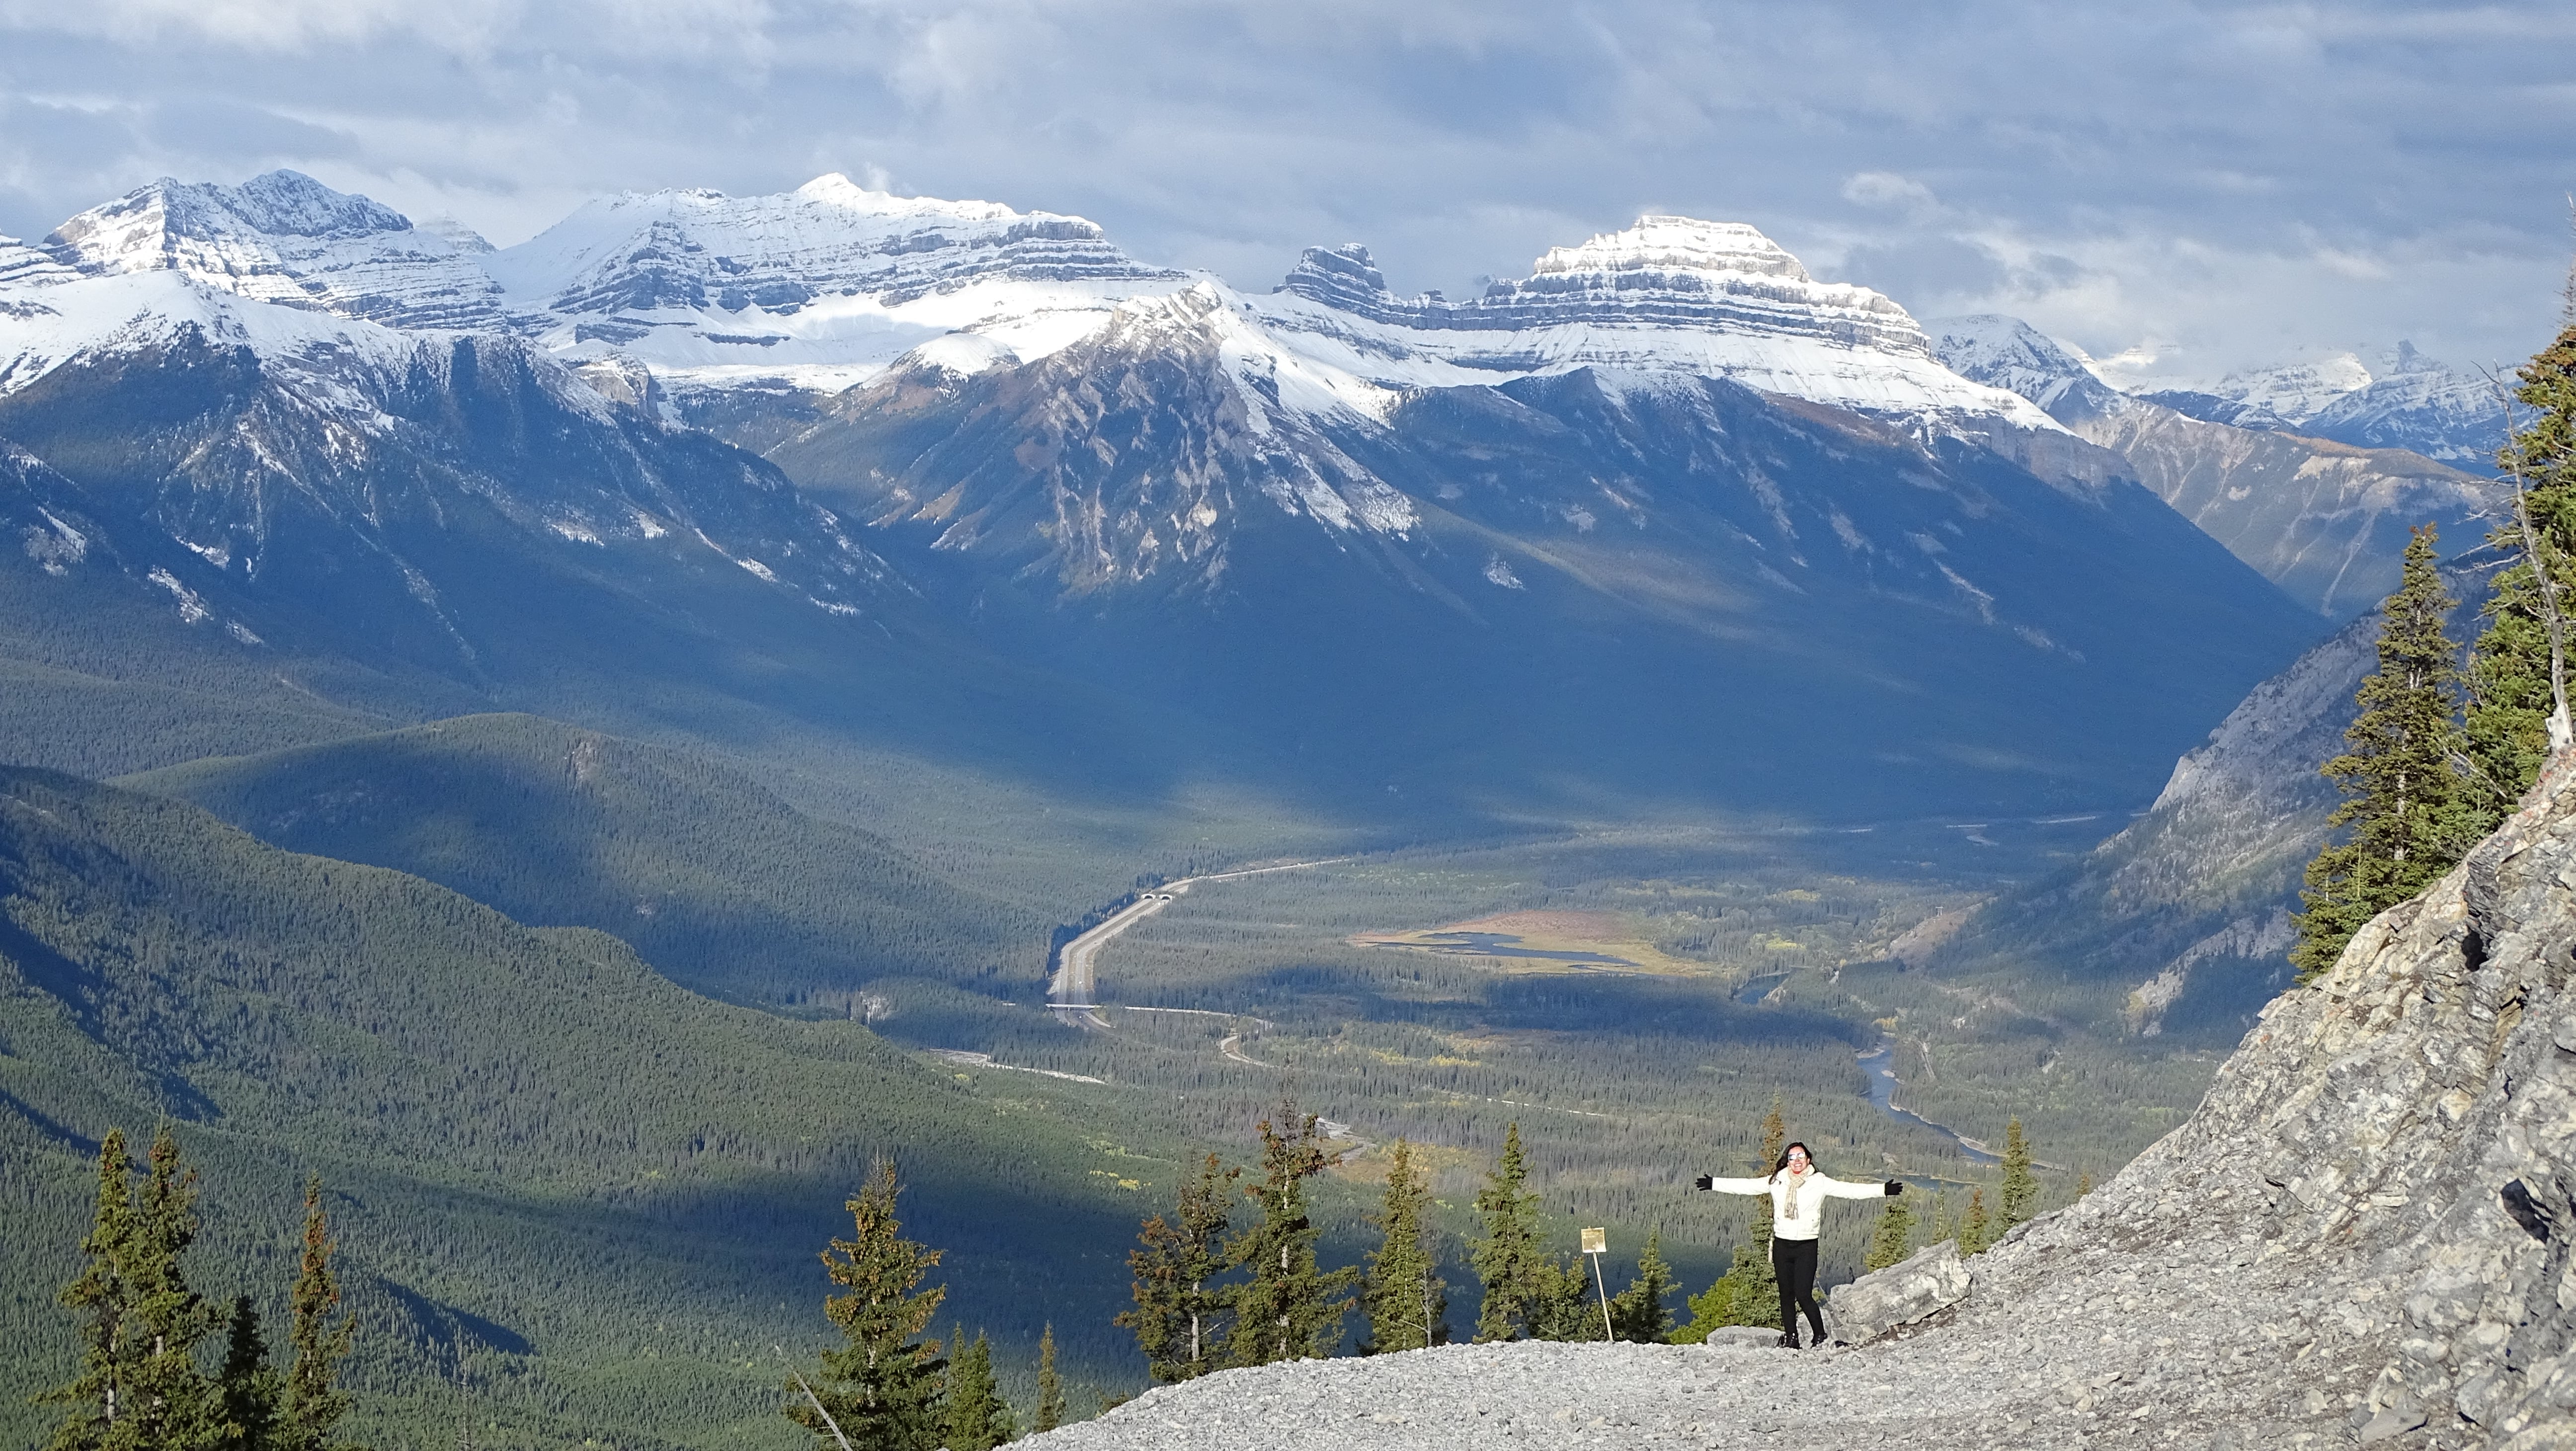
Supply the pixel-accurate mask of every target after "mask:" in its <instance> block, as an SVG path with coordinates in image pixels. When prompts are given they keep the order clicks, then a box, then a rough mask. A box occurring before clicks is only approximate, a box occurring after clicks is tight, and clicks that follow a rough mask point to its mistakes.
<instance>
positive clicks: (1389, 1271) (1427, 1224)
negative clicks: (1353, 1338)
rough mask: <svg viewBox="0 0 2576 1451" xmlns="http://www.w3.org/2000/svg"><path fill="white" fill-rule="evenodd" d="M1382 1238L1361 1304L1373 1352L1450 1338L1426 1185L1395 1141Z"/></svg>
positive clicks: (1408, 1150)
mask: <svg viewBox="0 0 2576 1451" xmlns="http://www.w3.org/2000/svg"><path fill="white" fill-rule="evenodd" d="M1378 1225H1379V1228H1380V1229H1381V1230H1382V1231H1383V1232H1384V1234H1385V1238H1384V1240H1383V1241H1382V1242H1381V1243H1380V1244H1379V1246H1378V1248H1377V1250H1376V1251H1375V1252H1374V1253H1372V1254H1370V1256H1369V1264H1368V1274H1367V1276H1366V1278H1365V1279H1364V1280H1363V1281H1362V1289H1361V1292H1360V1295H1361V1300H1362V1302H1363V1303H1365V1304H1366V1305H1367V1307H1368V1317H1369V1346H1368V1348H1369V1349H1370V1350H1372V1351H1382V1350H1421V1349H1424V1348H1426V1347H1429V1346H1433V1345H1441V1344H1445V1343H1447V1341H1448V1339H1449V1289H1448V1286H1446V1285H1444V1284H1442V1283H1441V1280H1440V1263H1439V1259H1438V1257H1437V1256H1436V1255H1435V1254H1434V1253H1433V1240H1432V1226H1431V1181H1430V1179H1429V1178H1428V1177H1426V1176H1425V1175H1424V1174H1423V1173H1422V1170H1421V1168H1420V1167H1419V1166H1417V1165H1416V1164H1415V1163H1414V1162H1413V1146H1412V1145H1411V1144H1408V1143H1406V1142H1405V1141H1404V1140H1402V1139H1397V1140H1396V1141H1395V1150H1394V1152H1393V1154H1392V1155H1391V1156H1390V1157H1389V1160H1388V1163H1387V1170H1386V1202H1385V1205H1384V1206H1383V1208H1382V1209H1381V1210H1380V1211H1379V1214H1378Z"/></svg>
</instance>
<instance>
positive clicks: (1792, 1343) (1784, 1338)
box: [1780, 1330, 1798, 1350]
mask: <svg viewBox="0 0 2576 1451" xmlns="http://www.w3.org/2000/svg"><path fill="white" fill-rule="evenodd" d="M1780 1348H1781V1349H1782V1350H1795V1349H1797V1348H1798V1332H1797V1331H1795V1330H1783V1331H1781V1332H1780Z"/></svg>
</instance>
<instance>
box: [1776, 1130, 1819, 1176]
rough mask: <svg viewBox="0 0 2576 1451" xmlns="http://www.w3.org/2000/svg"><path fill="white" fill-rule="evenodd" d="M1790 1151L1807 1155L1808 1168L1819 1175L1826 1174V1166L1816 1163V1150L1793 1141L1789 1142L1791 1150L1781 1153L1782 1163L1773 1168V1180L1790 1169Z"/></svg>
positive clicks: (1783, 1150)
mask: <svg viewBox="0 0 2576 1451" xmlns="http://www.w3.org/2000/svg"><path fill="white" fill-rule="evenodd" d="M1789 1149H1796V1150H1797V1151H1798V1152H1799V1153H1802V1154H1804V1155H1806V1156H1807V1167H1808V1168H1810V1169H1813V1170H1815V1171H1816V1172H1817V1173H1819V1174H1821V1173H1823V1172H1825V1166H1824V1165H1822V1164H1819V1163H1817V1162H1816V1151H1815V1150H1813V1149H1810V1148H1808V1147H1807V1146H1806V1145H1805V1144H1802V1143H1799V1142H1798V1141H1797V1140H1795V1139H1791V1140H1790V1141H1789V1148H1788V1149H1782V1150H1781V1151H1780V1162H1778V1163H1776V1164H1773V1165H1772V1166H1771V1177H1772V1178H1774V1179H1777V1178H1779V1177H1780V1172H1781V1171H1782V1170H1784V1169H1786V1168H1788V1167H1789Z"/></svg>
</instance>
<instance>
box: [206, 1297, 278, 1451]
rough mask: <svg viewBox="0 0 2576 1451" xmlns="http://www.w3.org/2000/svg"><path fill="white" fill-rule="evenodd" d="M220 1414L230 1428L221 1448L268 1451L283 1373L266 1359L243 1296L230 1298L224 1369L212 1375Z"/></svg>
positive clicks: (264, 1345)
mask: <svg viewBox="0 0 2576 1451" xmlns="http://www.w3.org/2000/svg"><path fill="white" fill-rule="evenodd" d="M216 1383H217V1385H218V1387H219V1388H220V1394H221V1396H222V1398H223V1417H224V1421H225V1423H226V1424H227V1425H228V1426H230V1427H231V1432H230V1434H229V1436H228V1437H227V1439H226V1440H225V1442H224V1447H225V1451H274V1448H275V1447H276V1444H277V1441H276V1434H277V1413H278V1407H279V1405H280V1403H281V1402H283V1401H284V1400H285V1398H286V1381H285V1378H284V1377H282V1376H280V1375H279V1374H278V1373H277V1369H276V1367H274V1366H272V1365H270V1364H269V1363H268V1340H267V1337H266V1336H264V1335H262V1334H261V1333H260V1328H259V1311H257V1310H256V1309H253V1308H252V1307H251V1299H250V1296H248V1295H240V1296H236V1297H234V1299H233V1313H232V1319H231V1322H230V1323H229V1324H228V1325H227V1326H226V1329H225V1335H224V1368H223V1371H222V1372H221V1373H220V1374H219V1375H218V1376H217V1377H216Z"/></svg>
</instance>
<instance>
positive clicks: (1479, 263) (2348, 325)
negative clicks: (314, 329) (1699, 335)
mask: <svg viewBox="0 0 2576 1451" xmlns="http://www.w3.org/2000/svg"><path fill="white" fill-rule="evenodd" d="M2571 46H2576V12H2571V11H2569V10H2568V9H2567V7H2565V6H2563V5H2558V4H2555V3H2539V0H2516V3H2501V4H2491V5H2481V6H2476V7H2473V8H2468V9H2458V10H2429V9H2426V8H2424V7H2422V6H2420V5H2416V4H2401V3H2394V0H2387V3H2371V0H2357V3H2353V4H2348V5H2342V6H2336V7H2314V6H2305V5H2295V4H2275V3H2226V0H2200V3H2188V4H2186V3H2171V0H2166V3H2156V0H2142V3H2140V4H2136V5H2130V6H2122V7H2116V8H2114V7H2081V6H2067V5H2064V4H2062V3H2050V4H2039V3H2036V0H1963V3H1962V4H1961V5H1958V6H1953V7H1946V8H1937V9H1926V8H1921V7H1897V6H1887V5H1884V4H1880V3H1876V0H1818V3H1816V4H1812V5H1808V6H1801V7H1796V8H1794V9H1783V8H1781V7H1777V6H1767V5H1758V4H1754V3H1750V0H1742V3H1735V0H1729V3H1698V0H1624V3H1622V4H1620V5H1617V6H1566V5H1562V4H1557V3H1541V0H1479V3H1470V0H1414V3H1411V4H1407V5H1403V6H1387V5H1383V4H1379V3H1374V0H1309V3H1305V4H1300V5H1253V4H1244V3H1239V0H1186V3H1185V0H953V3H934V0H640V3H611V0H551V3H548V4H543V5H538V4H531V3H528V0H445V3H442V4H440V5H437V6H431V5H428V4H424V3H420V0H328V3H324V0H96V3H84V4H81V5H78V6H68V5H63V4H60V3H39V0H0V108H5V109H0V118H5V119H6V125H5V127H0V230H11V231H19V232H27V231H33V232H36V233H41V232H42V231H44V230H46V229H47V228H50V227H51V226H52V225H53V224H54V223H55V222H57V221H59V220H60V219H61V218H62V217H63V216H65V215H68V214H69V213H70V212H72V211H76V210H79V209H81V208H83V207H87V206H90V205H93V204H95V203H97V202H99V201H101V200H104V199H105V198H106V197H108V196H111V195H114V194H116V193H118V192H121V191H124V190H126V189H127V188H130V187H132V186H134V185H138V184H140V183H142V182H144V181H148V180H150V179H151V178H152V177H154V176H157V175H161V174H163V173H165V172H167V173H172V174H178V175H183V176H189V177H203V178H209V179H219V180H239V179H241V178H242V177H244V176H247V175H250V174H252V173H254V172H256V171H258V170H261V169H264V168H265V167H267V166H272V165H279V164H290V165H300V166H302V167H303V169H305V170H308V171H311V172H312V173H313V174H314V175H316V176H319V177H322V178H323V179H324V180H326V181H329V182H331V183H332V184H334V185H337V186H342V187H348V188H352V189H357V190H363V191H368V192H370V193H371V194H374V195H377V196H379V197H380V198H381V199H382V200H384V201H386V202H388V203H390V204H392V205H394V206H397V207H399V208H402V209H403V210H405V211H409V212H414V213H419V214H428V213H435V212H442V211H444V212H452V213H455V214H456V215H459V216H461V217H462V218H464V219H465V220H466V221H468V222H470V223H472V224H473V225H475V226H477V227H478V228H480V229H482V230H484V231H485V232H487V233H488V234H489V235H491V236H493V238H494V239H495V240H496V241H500V242H503V243H505V244H506V243H507V242H509V241H512V240H516V239H517V238H519V237H524V236H526V235H528V234H530V233H532V232H533V231H535V230H537V229H538V228H540V227H542V226H544V225H545V224H547V223H548V222H550V221H552V220H554V219H555V218H556V217H558V216H560V215H562V214H563V213H564V212H565V211H568V210H570V208H571V207H572V206H573V205H575V204H576V203H577V202H578V201H580V200H581V199H583V198H586V197H588V196H592V195H596V194H599V193H602V192H613V191H617V190H622V189H628V188H652V187H660V186H712V187H716V188H719V189H722V190H726V191H733V192H754V191H769V190H777V189H782V188H785V187H791V186H795V185H797V184H799V183H801V182H803V181H805V180H807V179H809V178H810V177H812V176H813V175H815V174H817V173H820V172H823V171H829V170H840V171H846V172H848V173H850V174H851V175H853V176H858V175H872V176H875V177H878V178H881V179H882V180H884V181H885V182H886V183H888V184H890V185H893V186H895V187H897V188H901V189H910V190H917V191H923V192H929V193H935V194H941V195H951V196H980V197H991V198H994V199H997V200H1002V201H1007V202H1010V203H1012V204H1013V205H1017V206H1022V207H1040V208H1045V209H1048V210H1055V211H1070V212H1077V213H1081V214H1084V215H1089V216H1091V217H1093V218H1094V219H1095V220H1098V221H1100V222H1101V223H1102V224H1103V225H1104V226H1106V227H1108V228H1109V229H1110V231H1111V233H1112V235H1114V236H1116V237H1117V238H1118V239H1119V240H1120V241H1121V242H1122V243H1124V244H1125V245H1127V246H1128V247H1129V248H1130V249H1131V250H1133V251H1136V252H1137V253H1139V254H1141V255H1143V256H1146V257H1148V258H1150V259H1152V260H1156V261H1162V262H1172V263H1179V264H1183V265H1197V266H1208V267H1212V268H1215V269H1217V270H1220V271H1222V272H1224V273H1225V274H1227V275H1228V276H1230V277H1232V278H1233V279H1234V280H1236V281H1237V282H1239V283H1241V284H1243V285H1246V286H1256V287H1257V286H1264V285H1267V284H1268V282H1269V281H1271V280H1272V279H1274V278H1275V277H1276V276H1277V275H1279V273H1280V272H1282V271H1284V270H1285V269H1286V267H1287V266H1288V265H1289V263H1290V262H1291V261H1293V259H1294V257H1295V255H1296V252H1297V250H1298V249H1299V248H1300V247H1302V246H1304V245H1307V244H1310V243H1314V242H1339V241H1346V240H1355V241H1364V242H1367V243H1369V244H1370V245H1371V246H1372V247H1373V248H1374V249H1375V251H1376V253H1377V255H1378V257H1379V258H1380V260H1381V263H1382V265H1383V266H1384V267H1385V268H1386V270H1387V272H1388V275H1389V280H1390V282H1392V283H1393V284H1394V285H1396V286H1397V287H1399V288H1401V289H1406V290H1412V289H1416V288H1421V287H1440V288H1444V289H1446V290H1449V291H1452V292H1457V291H1462V290H1465V289H1466V288H1467V287H1468V286H1469V285H1470V279H1472V278H1474V277H1476V276H1478V275H1479V274H1494V275H1507V274H1516V273H1519V272H1521V271H1523V270H1524V269H1525V268H1526V267H1527V266H1528V263H1529V260H1530V259H1531V258H1532V257H1534V256H1536V255H1538V254H1539V253H1540V252H1542V251H1544V250H1545V249H1546V248H1547V247H1548V246H1551V245H1556V244H1560V243H1565V242H1569V241H1574V240H1579V239H1580V238H1581V237H1583V236H1585V235H1588V234H1590V233H1592V232H1595V231H1599V230H1602V229H1605V228H1609V227H1616V226H1620V225H1623V224H1625V223H1626V222H1627V221H1629V220H1631V219H1632V218H1633V217H1635V216H1636V215H1637V214H1638V213H1640V212H1643V211H1647V210H1672V211H1681V212H1686V213H1693V214H1699V215H1706V216H1714V217H1720V218H1727V219H1734V220H1743V221H1749V222H1752V223H1754V224H1756V225H1758V226H1761V227H1763V228H1764V229H1766V230H1768V231H1770V232H1772V233H1773V235H1775V236H1776V237H1777V238H1779V239H1780V240H1781V241H1782V242H1783V243H1784V244H1785V245H1788V246H1789V247H1790V248H1791V249H1792V250H1794V251H1797V252H1798V253H1800V255H1801V256H1802V257H1803V258H1804V259H1805V260H1806V261H1807V262H1808V263H1809V265H1810V267H1811V268H1813V269H1814V270H1816V271H1817V272H1818V273H1819V275H1822V276H1827V277H1845V278H1850V279H1852V280H1859V281H1866V282H1869V283H1871V285H1874V286H1880V287H1882V288H1884V289H1886V290H1888V291H1889V292H1890V293H1891V294H1892V295H1894V296H1896V297H1897V299H1898V300H1899V301H1901V302H1904V303H1906V304H1907V305H1908V306H1909V307H1913V308H1915V309H1917V310H1918V311H1921V312H1925V313H1927V314H1930V313H1935V312H1939V311H1944V310H1948V307H1949V305H1950V304H1951V303H1954V302H1958V301H1965V300H1976V301H1981V302H1983V303H1986V304H1990V305H1994V306H1998V307H2008V308H2009V307H2018V308H2024V309H2027V310H2030V311H2033V312H2037V313H2040V314H2044V315H2045V318H2046V321H2045V324H2044V325H2045V326H2047V327H2048V328H2049V330H2051V331H2053V332H2057V333H2061V334H2063V335H2066V336H2070V337H2073V338H2075V339H2076V340H2077V341H2079V342H2081V343H2083V344H2084V345H2085V346H2086V347H2088V348H2093V349H2095V350H2097V351H2102V352H2113V353H2116V352H2119V351H2121V350H2122V349H2124V348H2127V347H2131V346H2134V345H2137V344H2140V343H2143V342H2146V341H2148V340H2150V339H2160V340H2182V339H2187V340H2190V341H2189V345H2190V346H2191V347H2192V348H2194V349H2200V350H2204V351H2212V350H2214V351H2217V352H2231V351H2232V352H2235V353H2240V354H2242V355H2244V357H2245V358H2246V360H2248V361H2253V360H2259V356H2260V355H2261V354H2263V353H2264V352H2265V351H2266V350H2271V349H2276V348H2278V347H2279V346H2281V345H2282V342H2283V339H2284V338H2286V337H2292V336H2295V337H2297V338H2299V339H2301V340H2306V339H2316V340H2321V341H2322V340H2326V339H2330V338H2343V339H2351V340H2353V341H2355V342H2359V343H2364V344H2368V345H2378V344H2381V343H2384V342H2385V341H2388V340H2390V339H2393V338H2394V337H2397V336H2410V337H2414V338H2415V339H2416V340H2417V341H2418V343H2419V344H2421V345H2423V346H2425V347H2426V348H2427V350H2428V351H2435V352H2436V355H2437V356H2440V355H2443V354H2442V352H2441V351H2440V349H2439V348H2437V346H2436V344H2435V343H2434V342H2433V341H2431V340H2432V339H2437V338H2438V339H2442V340H2443V342H2442V344H2441V346H2442V347H2447V348H2448V349H2449V352H2450V355H2451V356H2455V357H2457V358H2459V359H2461V360H2467V359H2470V358H2478V359H2485V358H2489V357H2494V356H2513V355H2516V353H2517V351H2519V352H2521V353H2527V352H2528V351H2529V350H2530V349H2531V348H2532V347H2533V346H2536V345H2537V343H2538V342H2539V341H2540V340H2541V337H2542V335H2544V334H2545V333H2546V331H2547V330H2548V327H2549V326H2550V324H2551V322H2552V321H2553V320H2554V318H2555V315H2556V306H2555V296H2556V289H2557V284H2558V280H2559V278H2560V276H2561V275H2562V270H2563V263H2564V257H2565V252H2566V244H2567V238H2566V235H2565V228H2564V219H2563V216H2562V215H2561V210H2562V207H2563V202H2562V200H2561V199H2562V198H2563V196H2564V195H2565V194H2566V193H2567V192H2568V191H2570V190H2571V189H2576V153H2571V152H2570V151H2569V149H2568V148H2567V147H2566V146H2565V145H2564V138H2565V137H2567V136H2569V135H2571V134H2576V87H2571V86H2569V85H2567V84H2566V82H2565V81H2564V78H2563V70H2564V67H2563V60H2562V58H2563V57H2564V56H2565V55H2566V54H2567V53H2568V52H2569V49H2570V47H2571ZM2033 321H2034V322H2039V321H2042V319H2041V318H2040V317H2034V318H2033Z"/></svg>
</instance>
